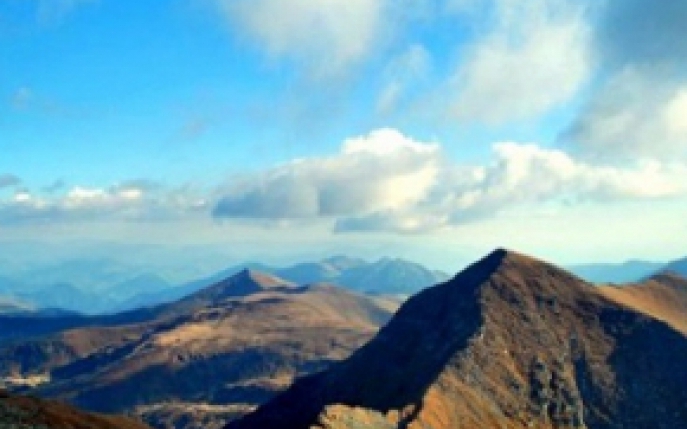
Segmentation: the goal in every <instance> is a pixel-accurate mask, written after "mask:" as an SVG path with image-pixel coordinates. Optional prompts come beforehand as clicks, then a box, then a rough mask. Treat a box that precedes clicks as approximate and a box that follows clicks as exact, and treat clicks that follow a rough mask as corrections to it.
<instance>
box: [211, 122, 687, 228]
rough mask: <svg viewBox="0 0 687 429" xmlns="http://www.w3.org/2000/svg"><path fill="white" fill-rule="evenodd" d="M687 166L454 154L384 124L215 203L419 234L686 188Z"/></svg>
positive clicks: (506, 149) (233, 212) (517, 152)
mask: <svg viewBox="0 0 687 429" xmlns="http://www.w3.org/2000/svg"><path fill="white" fill-rule="evenodd" d="M686 190H687V167H685V166H684V165H681V164H669V163H661V162H659V161H645V162H639V163H636V164H633V165H631V166H623V167H618V166H612V165H604V164H594V163H589V162H585V161H581V160H577V159H574V158H573V157H571V156H570V155H569V154H567V153H565V152H563V151H561V150H556V149H549V148H543V147H541V146H539V145H536V144H520V143H514V142H503V143H497V144H495V145H494V146H493V155H492V159H491V161H490V162H489V163H488V164H484V165H463V164H459V163H455V162H451V161H449V159H448V156H447V155H446V153H445V152H444V150H443V149H442V146H440V145H439V144H438V143H430V142H419V141H416V140H413V139H411V138H409V137H407V136H404V135H403V134H402V133H400V132H399V131H397V130H393V129H381V130H377V131H374V132H372V133H370V134H368V135H366V136H360V137H356V138H353V139H349V140H346V141H345V142H344V143H343V145H342V147H341V150H340V152H339V153H338V154H337V155H335V156H331V157H323V158H308V159H300V160H297V161H293V162H290V163H287V164H285V165H282V166H279V167H276V168H273V169H270V170H268V171H265V172H263V173H260V174H256V175H255V176H252V177H249V178H246V179H244V180H242V181H240V182H239V183H236V184H235V185H234V186H233V187H232V188H231V189H228V190H227V191H226V192H225V193H224V195H223V197H222V198H221V199H220V200H219V201H218V203H217V204H216V205H215V207H214V210H213V216H215V217H216V218H224V219H232V218H233V219H263V220H264V219H268V220H273V221H275V222H277V221H282V220H293V219H311V220H328V221H333V222H334V229H335V230H336V231H338V232H350V231H389V232H402V233H415V232H424V231H428V230H434V229H437V228H442V227H449V226H455V225H461V224H465V223H469V222H474V221H478V220H481V219H487V218H490V217H494V216H498V215H500V214H501V213H504V212H508V211H509V210H513V209H518V208H522V207H526V206H530V207H534V209H535V212H536V207H541V206H542V205H547V204H549V205H555V206H559V207H565V206H566V205H571V204H607V203H611V202H616V201H624V200H641V199H655V198H671V197H678V196H684V195H685V191H686Z"/></svg>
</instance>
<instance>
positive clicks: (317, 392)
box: [228, 248, 687, 429]
mask: <svg viewBox="0 0 687 429" xmlns="http://www.w3.org/2000/svg"><path fill="white" fill-rule="evenodd" d="M649 316H650V315H648V314H647V312H640V311H635V310H633V309H631V308H630V307H629V306H627V305H621V304H619V303H617V302H615V301H613V300H611V299H610V298H608V297H606V296H604V295H603V294H602V293H601V292H599V291H598V289H597V288H595V287H593V286H591V285H590V284H589V283H586V282H584V281H583V280H581V279H579V278H577V277H575V276H574V275H572V274H569V273H568V272H566V271H565V270H562V269H560V268H557V267H555V266H554V265H551V264H548V263H546V262H543V261H539V260H537V259H535V258H531V257H529V256H525V255H522V254H520V253H517V252H513V251H510V250H506V249H501V248H500V249H496V250H494V251H493V252H491V253H490V254H488V255H486V256H485V257H484V258H482V259H481V260H479V261H477V262H475V263H474V264H472V265H470V266H469V267H467V268H466V269H465V270H463V271H461V272H460V273H458V274H457V275H456V276H455V277H454V278H453V279H451V280H449V281H447V282H445V283H442V284H439V285H437V286H434V287H431V288H428V289H425V290H423V291H422V292H420V293H418V294H417V295H415V296H413V297H412V298H410V299H409V300H408V301H406V303H405V304H403V306H402V307H401V309H400V310H399V311H398V312H397V313H396V315H395V316H394V317H393V318H392V319H391V321H390V322H389V323H388V324H387V325H386V326H385V327H384V328H382V330H381V331H380V332H379V333H378V334H377V336H376V337H375V338H374V339H373V340H371V341H370V342H369V343H367V344H366V345H365V346H363V347H362V348H361V349H359V350H358V351H357V352H356V353H354V354H353V355H352V356H351V357H350V358H349V359H347V360H346V361H344V362H342V363H340V364H338V365H335V366H333V367H331V368H330V369H329V370H328V371H326V372H324V373H321V374H318V375H315V376H312V377H309V378H306V379H303V380H301V381H298V382H296V384H294V385H293V386H292V387H291V388H290V389H289V390H288V391H287V392H286V393H284V394H282V395H280V396H278V397H276V398H275V399H274V400H273V401H271V402H269V403H267V404H265V405H263V406H262V407H260V408H259V409H258V410H257V411H256V412H255V413H253V414H250V415H248V416H246V417H244V418H243V419H241V420H238V421H236V422H234V423H232V424H230V425H229V426H228V428H232V429H239V428H240V429H257V428H265V427H269V428H272V429H305V428H309V427H322V428H327V429H339V428H344V427H345V428H350V427H359V428H373V427H374V428H379V427H432V428H437V429H439V428H442V429H444V428H471V427H501V426H503V427H505V426H508V427H541V428H560V427H570V428H584V427H599V428H605V427H611V426H609V425H608V422H611V421H612V422H613V423H614V424H615V425H614V426H613V427H616V426H617V427H619V426H627V427H666V428H668V427H683V426H684V425H685V423H686V422H687V413H685V411H684V403H685V401H687V391H685V389H684V383H685V382H687V378H685V377H686V376H687V374H686V373H685V371H684V369H683V368H682V362H683V359H687V341H685V337H684V335H682V334H680V333H679V332H678V331H676V330H675V329H674V328H671V327H670V326H669V325H668V324H666V323H664V322H662V321H660V320H658V319H657V318H651V317H649ZM666 349H668V350H669V352H666ZM657 387H658V388H657ZM619 392H620V393H619ZM657 404H660V405H661V407H663V408H662V409H664V410H665V412H663V411H660V412H655V413H653V412H651V411H648V410H652V409H655V408H657ZM316 422H319V425H320V426H313V424H315V423H316ZM636 422H641V423H638V424H636ZM382 423H384V424H382Z"/></svg>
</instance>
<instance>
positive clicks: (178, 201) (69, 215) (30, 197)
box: [0, 181, 207, 225]
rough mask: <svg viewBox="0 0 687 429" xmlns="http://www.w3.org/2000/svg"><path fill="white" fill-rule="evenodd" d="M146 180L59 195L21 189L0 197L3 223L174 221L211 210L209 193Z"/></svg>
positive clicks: (80, 188) (75, 190)
mask: <svg viewBox="0 0 687 429" xmlns="http://www.w3.org/2000/svg"><path fill="white" fill-rule="evenodd" d="M136 183H140V186H138V185H136ZM146 183H149V182H147V181H128V182H124V183H122V184H118V185H115V186H112V187H109V188H95V187H86V186H74V187H71V188H69V189H68V190H66V192H63V193H59V194H58V193H57V192H45V193H40V192H31V191H30V190H27V189H23V190H18V191H16V192H15V193H14V195H13V196H12V197H11V198H5V199H0V225H15V224H31V223H65V222H67V223H68V222H74V221H79V222H90V221H103V220H122V221H152V220H171V219H179V218H181V217H184V216H186V215H188V214H189V213H197V212H198V211H201V210H207V203H206V202H204V201H206V198H207V196H206V195H199V193H198V192H197V191H193V190H190V189H184V188H180V189H171V190H170V189H162V188H158V187H156V188H155V189H156V190H157V191H153V190H152V189H151V186H152V185H146ZM150 183H152V182H150Z"/></svg>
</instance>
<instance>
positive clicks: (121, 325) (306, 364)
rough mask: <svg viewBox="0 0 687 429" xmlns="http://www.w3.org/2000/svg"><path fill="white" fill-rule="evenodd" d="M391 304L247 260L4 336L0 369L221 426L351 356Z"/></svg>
mask: <svg viewBox="0 0 687 429" xmlns="http://www.w3.org/2000/svg"><path fill="white" fill-rule="evenodd" d="M394 310H395V305H394V303H390V302H386V301H383V300H381V299H373V298H367V297H364V296H361V295H357V294H354V293H352V292H349V291H345V290H343V289H340V288H336V287H333V286H328V285H313V286H307V287H299V286H296V285H294V284H292V283H290V282H287V281H285V280H282V279H279V278H277V277H274V276H271V275H268V274H263V273H259V272H255V271H250V270H244V271H242V272H240V273H238V274H236V275H235V276H232V277H230V278H228V279H226V280H223V281H220V282H218V283H216V284H214V285H212V286H210V287H207V288H205V289H203V290H201V291H199V292H197V293H195V294H193V295H191V296H188V297H186V298H184V299H182V300H180V301H177V302H174V303H171V304H165V305H161V306H158V307H155V308H151V309H148V310H145V311H143V312H131V313H125V314H122V315H118V316H110V317H100V318H90V319H89V318H85V319H83V320H84V324H83V325H82V326H80V327H79V326H77V327H73V326H72V327H70V328H69V329H67V330H64V331H60V332H55V333H53V334H50V335H48V336H44V337H40V338H36V339H34V340H29V341H26V340H21V341H20V340H16V341H14V342H9V343H6V344H5V345H4V346H3V347H0V377H3V376H4V377H7V379H10V378H11V379H14V380H20V381H21V380H26V382H27V384H29V382H31V380H36V379H37V380H39V385H38V386H37V387H35V388H33V389H31V392H32V393H35V394H38V395H40V396H45V397H53V398H59V399H62V400H67V401H69V402H71V403H73V404H75V405H77V406H79V407H82V408H85V409H88V410H93V411H100V412H134V413H137V414H139V415H141V416H142V417H144V418H146V419H148V420H149V421H151V422H154V423H156V424H158V426H159V427H173V426H174V427H206V428H211V427H217V425H218V423H217V421H219V422H225V421H227V419H230V418H233V417H236V416H238V415H241V414H243V413H245V412H246V411H248V410H251V409H252V408H254V407H255V406H256V405H258V404H261V403H263V402H264V401H266V400H268V399H269V398H271V397H272V396H273V395H274V394H276V393H277V392H279V391H281V390H283V389H285V388H286V387H287V386H288V385H289V384H290V383H291V381H292V379H293V378H294V377H296V376H302V375H305V374H309V373H311V372H314V371H320V370H323V369H325V368H326V367H327V366H329V365H330V364H331V363H332V362H335V361H339V360H341V359H343V358H345V357H347V356H348V355H349V354H350V353H351V352H352V351H354V350H355V349H356V348H358V347H359V346H360V345H362V344H363V343H364V342H365V341H367V340H368V339H369V338H371V337H372V336H373V335H374V333H375V332H376V331H377V329H378V327H379V326H380V325H381V324H383V323H385V322H386V321H387V320H388V319H389V318H390V316H391V314H392V312H393V311H394ZM56 320H59V318H57V319H56ZM70 320H71V319H70ZM127 320H129V321H130V322H127ZM41 378H43V379H45V380H44V382H43V383H40V379H41ZM165 404H169V406H166V405H165ZM213 406H214V407H215V408H214V409H212V410H210V408H211V407H213ZM208 410H210V411H212V412H216V417H217V418H216V419H214V420H213V419H210V420H213V421H209V420H208V419H207V414H208V412H210V411H208ZM170 414H174V415H175V416H176V417H174V418H172V417H170ZM170 420H173V421H172V422H170ZM196 420H197V421H200V422H203V423H202V424H201V423H198V424H197V425H196V426H193V425H192V424H191V423H193V422H194V421H196ZM163 422H164V424H163ZM184 422H186V423H184ZM167 423H169V426H166V425H167ZM213 425H214V426H213ZM219 425H220V426H221V423H220V424H219Z"/></svg>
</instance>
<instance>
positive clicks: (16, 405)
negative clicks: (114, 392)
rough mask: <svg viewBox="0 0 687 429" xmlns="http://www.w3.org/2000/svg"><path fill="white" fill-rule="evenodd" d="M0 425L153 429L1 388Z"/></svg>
mask: <svg viewBox="0 0 687 429" xmlns="http://www.w3.org/2000/svg"><path fill="white" fill-rule="evenodd" d="M0 428H6V429H10V428H16V429H34V428H35V429H47V428H56V429H58V428H64V429H67V428H68V429H150V428H149V427H148V426H146V425H144V424H142V423H139V422H136V421H134V420H131V419H128V418H124V417H117V416H105V415H98V414H92V413H86V412H83V411H79V410H77V409H75V408H72V407H69V406H67V405H64V404H61V403H58V402H54V401H44V400H40V399H38V398H34V397H22V396H12V395H10V394H8V393H7V392H4V391H2V390H0Z"/></svg>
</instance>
